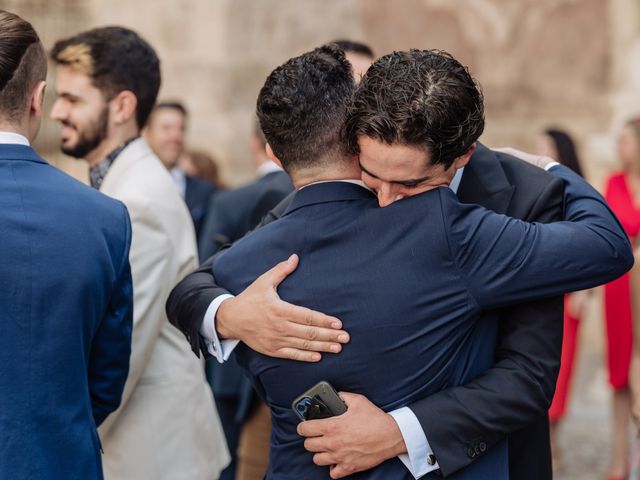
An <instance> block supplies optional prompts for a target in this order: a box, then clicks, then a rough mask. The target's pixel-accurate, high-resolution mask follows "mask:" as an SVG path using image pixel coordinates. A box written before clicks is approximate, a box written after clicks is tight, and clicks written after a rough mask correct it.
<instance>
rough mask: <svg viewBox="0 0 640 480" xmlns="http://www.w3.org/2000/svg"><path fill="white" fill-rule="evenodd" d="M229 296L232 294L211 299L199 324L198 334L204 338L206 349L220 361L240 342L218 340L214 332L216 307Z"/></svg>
mask: <svg viewBox="0 0 640 480" xmlns="http://www.w3.org/2000/svg"><path fill="white" fill-rule="evenodd" d="M229 298H233V295H229V294H227V295H220V296H219V297H217V298H216V299H215V300H213V302H211V304H210V305H209V307H208V308H207V311H206V312H205V313H204V319H203V320H202V325H200V335H201V336H202V339H203V340H204V344H205V345H206V347H207V351H208V352H209V353H210V354H211V355H213V356H214V357H215V358H216V360H218V362H220V363H224V362H225V361H227V360H228V359H229V356H230V355H231V352H233V349H234V348H236V346H237V345H238V343H240V340H220V338H218V333H217V332H216V314H217V313H218V308H220V305H221V304H222V302H224V301H225V300H227V299H229Z"/></svg>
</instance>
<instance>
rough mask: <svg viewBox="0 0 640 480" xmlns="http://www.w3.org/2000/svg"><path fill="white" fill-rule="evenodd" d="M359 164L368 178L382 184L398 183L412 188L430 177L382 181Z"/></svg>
mask: <svg viewBox="0 0 640 480" xmlns="http://www.w3.org/2000/svg"><path fill="white" fill-rule="evenodd" d="M359 163H360V170H362V171H363V172H364V173H366V174H367V175H369V176H370V177H373V178H377V179H378V180H380V181H383V182H387V181H388V182H389V183H398V184H400V185H406V186H414V185H418V184H420V183H422V182H424V181H425V180H429V178H431V177H430V176H428V175H427V176H426V177H422V178H415V179H409V180H383V179H382V178H380V177H378V176H377V175H374V174H373V173H371V172H370V171H369V170H367V169H366V168H364V166H362V162H359Z"/></svg>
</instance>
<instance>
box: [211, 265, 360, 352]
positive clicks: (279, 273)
mask: <svg viewBox="0 0 640 480" xmlns="http://www.w3.org/2000/svg"><path fill="white" fill-rule="evenodd" d="M298 261H299V259H298V256H297V255H291V257H289V259H288V260H287V261H285V262H280V263H279V264H278V265H276V266H275V267H273V268H272V269H271V270H269V271H268V272H266V273H263V274H262V275H261V276H260V277H258V278H257V279H256V280H255V281H254V282H253V283H252V284H251V285H249V286H248V287H247V289H246V290H245V291H244V292H242V293H241V294H240V295H238V296H237V297H235V298H230V299H228V300H225V301H224V302H222V304H221V305H220V308H219V309H218V312H217V314H216V330H217V331H218V334H219V335H220V336H221V337H222V338H234V339H238V340H241V341H243V342H244V343H246V344H247V345H248V346H249V347H251V349H253V350H255V351H256V352H260V353H262V354H264V355H268V356H270V357H277V358H286V359H290V360H298V361H301V362H318V361H319V360H320V359H321V355H320V352H330V353H338V352H340V351H341V350H342V345H341V344H343V343H347V342H348V341H349V334H348V333H347V332H345V331H344V330H341V329H342V322H341V321H340V320H338V319H337V318H335V317H330V316H328V315H325V314H323V313H319V312H314V311H313V310H310V309H308V308H304V307H298V306H296V305H292V304H290V303H287V302H284V301H283V300H280V297H279V296H278V292H277V291H276V289H277V287H278V285H280V283H281V282H282V281H283V280H284V279H285V278H286V277H287V275H289V274H290V273H291V272H293V271H294V270H295V269H296V267H297V266H298Z"/></svg>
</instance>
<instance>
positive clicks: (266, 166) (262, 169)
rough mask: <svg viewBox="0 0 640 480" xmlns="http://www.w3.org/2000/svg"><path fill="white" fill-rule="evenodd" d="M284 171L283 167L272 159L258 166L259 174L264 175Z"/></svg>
mask: <svg viewBox="0 0 640 480" xmlns="http://www.w3.org/2000/svg"><path fill="white" fill-rule="evenodd" d="M275 172H282V169H281V168H280V167H279V166H278V165H276V164H275V163H274V162H272V161H271V160H267V161H266V162H265V163H263V164H262V165H260V166H259V167H258V176H259V177H264V176H265V175H269V174H270V173H275Z"/></svg>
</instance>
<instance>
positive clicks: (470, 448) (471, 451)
mask: <svg viewBox="0 0 640 480" xmlns="http://www.w3.org/2000/svg"><path fill="white" fill-rule="evenodd" d="M467 455H469V457H471V458H476V452H475V450H474V449H473V447H469V450H467Z"/></svg>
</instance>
